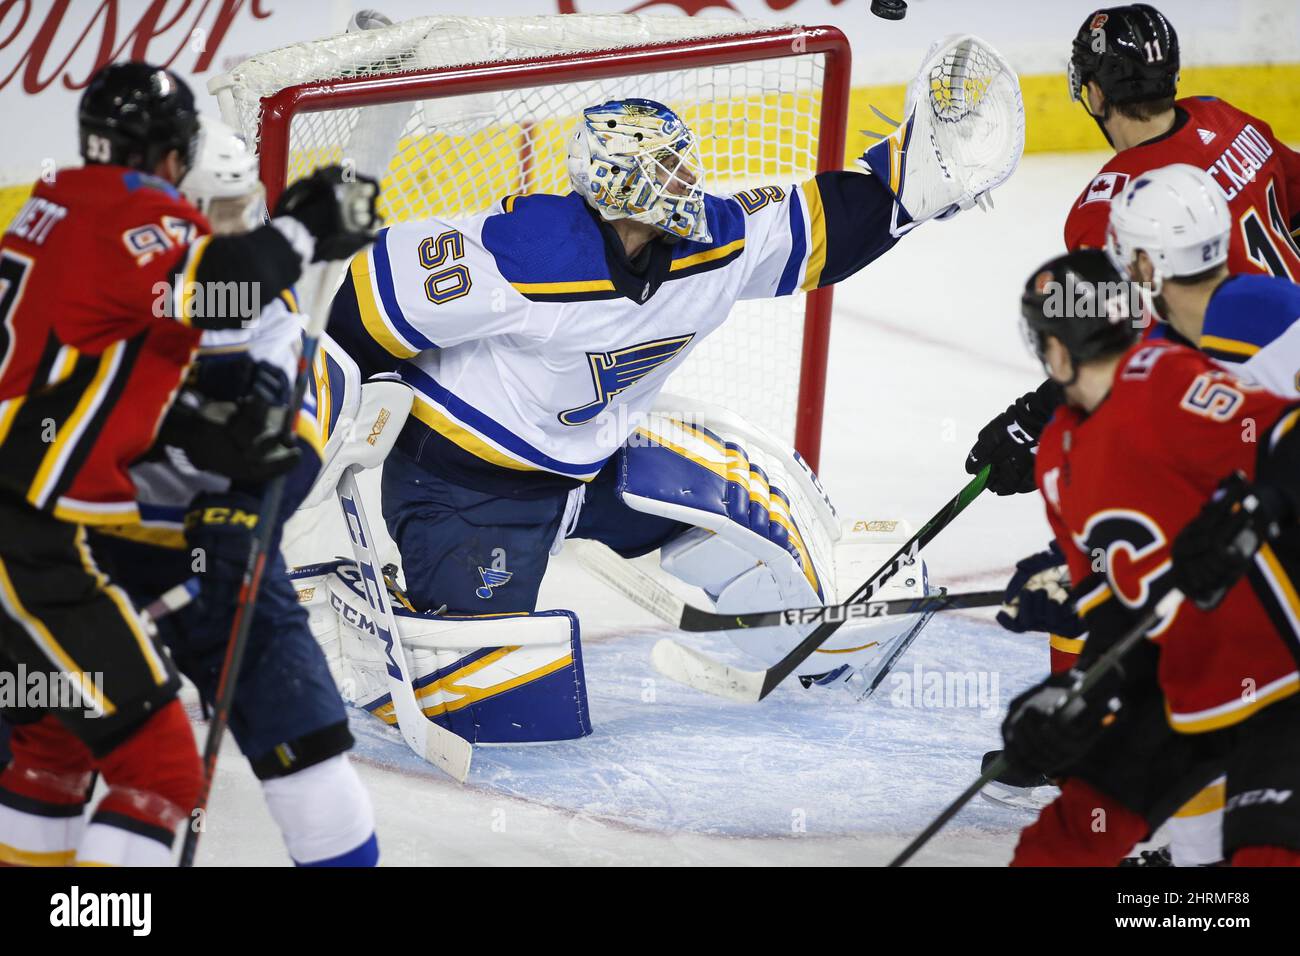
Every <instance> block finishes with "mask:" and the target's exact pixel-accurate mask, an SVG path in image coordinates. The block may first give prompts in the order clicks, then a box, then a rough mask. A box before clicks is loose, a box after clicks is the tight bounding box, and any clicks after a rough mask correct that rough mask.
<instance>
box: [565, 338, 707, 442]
mask: <svg viewBox="0 0 1300 956" xmlns="http://www.w3.org/2000/svg"><path fill="white" fill-rule="evenodd" d="M693 338H695V333H694V332H692V333H691V334H690V335H679V336H677V337H675V338H671V339H656V340H655V341H653V342H642V343H641V344H639V345H629V346H628V347H627V348H625V349H619V350H618V351H615V352H588V353H587V360H588V361H589V362H591V380H592V383H593V384H594V385H595V387H596V400H595V401H594V402H592V403H591V404H589V405H581V406H579V407H578V408H570V409H568V410H567V411H563V412H560V414H559V419H560V421H561V422H563V423H564V424H565V425H585V424H586V423H587V422H589V421H591V420H592V419H593V418H595V417H596V416H597V415H599V414H600V413H601V411H602V410H603V409H604V408H605V407H606V406H607V405H609V403H610V401H612V400H613V398H614V396H615V395H618V394H619V393H620V392H623V391H625V390H627V389H629V388H631V387H632V386H633V385H635V384H636V383H637V382H639V381H641V379H643V378H645V377H646V376H647V375H649V374H650V373H651V372H653V371H654V370H655V369H657V368H659V366H661V365H665V364H667V363H668V362H671V361H672V360H673V359H674V358H676V357H677V356H678V355H679V354H680V353H681V351H682V349H684V348H686V346H688V345H689V344H690V343H691V339H693Z"/></svg>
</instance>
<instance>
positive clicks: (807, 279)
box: [799, 179, 826, 292]
mask: <svg viewBox="0 0 1300 956" xmlns="http://www.w3.org/2000/svg"><path fill="white" fill-rule="evenodd" d="M801 188H802V189H803V195H804V204H805V205H806V206H807V207H808V239H809V242H808V266H807V268H806V269H804V277H803V283H802V284H801V285H800V286H799V288H801V289H803V291H804V292H811V291H812V290H813V289H815V288H817V286H818V285H819V284H820V283H821V280H822V269H823V268H825V266H826V214H825V212H824V211H823V209H822V193H821V190H820V189H818V188H817V180H815V179H810V180H808V181H807V182H805V183H804V184H803V186H802V187H801Z"/></svg>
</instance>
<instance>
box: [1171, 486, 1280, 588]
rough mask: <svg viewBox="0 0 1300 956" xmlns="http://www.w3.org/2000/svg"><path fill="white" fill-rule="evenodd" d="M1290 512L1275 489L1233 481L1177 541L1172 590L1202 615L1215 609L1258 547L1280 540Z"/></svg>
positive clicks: (1173, 549)
mask: <svg viewBox="0 0 1300 956" xmlns="http://www.w3.org/2000/svg"><path fill="white" fill-rule="evenodd" d="M1287 511H1288V507H1287V502H1286V498H1285V497H1284V495H1283V494H1282V493H1281V492H1280V491H1278V490H1277V489H1276V488H1273V487H1271V486H1269V485H1262V484H1261V485H1251V484H1250V483H1249V482H1247V481H1246V479H1245V476H1243V475H1242V474H1241V473H1240V472H1236V473H1234V474H1232V475H1229V476H1228V477H1227V478H1225V479H1224V480H1223V481H1222V482H1220V484H1219V488H1218V490H1217V491H1216V492H1215V493H1214V497H1213V498H1211V499H1210V500H1209V502H1207V503H1206V505H1205V506H1204V507H1203V508H1201V511H1200V514H1198V515H1197V516H1196V517H1195V518H1193V519H1192V520H1191V521H1189V522H1188V523H1187V525H1186V526H1185V527H1184V528H1183V530H1182V531H1180V532H1179V533H1178V537H1176V538H1175V539H1174V544H1173V548H1172V549H1171V554H1172V557H1173V568H1172V570H1171V573H1172V576H1173V577H1172V579H1173V582H1174V586H1175V587H1177V588H1178V589H1179V590H1180V591H1182V592H1183V594H1185V595H1187V597H1189V598H1191V599H1192V600H1193V601H1194V602H1196V606H1197V607H1199V608H1201V609H1203V610H1209V609H1210V608H1213V607H1217V606H1218V604H1219V602H1220V601H1222V600H1223V598H1224V595H1226V594H1227V593H1228V591H1229V590H1231V588H1232V586H1233V585H1234V584H1236V583H1237V581H1238V579H1240V578H1241V576H1242V575H1243V574H1245V573H1246V571H1247V570H1248V569H1249V568H1250V564H1251V561H1252V560H1254V557H1255V552H1256V551H1258V550H1259V548H1260V545H1262V544H1264V542H1265V541H1268V540H1269V539H1271V538H1275V537H1277V535H1278V534H1279V532H1280V530H1281V522H1282V521H1283V520H1285V519H1286V517H1287Z"/></svg>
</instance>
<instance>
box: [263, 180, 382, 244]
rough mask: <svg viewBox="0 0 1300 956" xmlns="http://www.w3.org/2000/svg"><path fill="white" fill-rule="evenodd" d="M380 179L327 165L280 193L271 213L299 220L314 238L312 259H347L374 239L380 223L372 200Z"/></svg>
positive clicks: (377, 194)
mask: <svg viewBox="0 0 1300 956" xmlns="http://www.w3.org/2000/svg"><path fill="white" fill-rule="evenodd" d="M378 196H379V183H378V181H377V180H375V179H373V178H372V177H370V176H362V175H357V174H351V175H347V174H345V172H344V170H343V167H341V166H326V167H325V168H323V169H318V170H316V172H314V173H312V174H311V175H310V176H308V177H307V178H306V179H300V180H298V181H297V182H296V183H294V184H293V185H292V186H290V187H289V188H288V189H286V190H285V191H284V192H283V193H282V194H281V196H280V201H279V202H277V203H276V204H275V212H274V213H273V214H272V215H273V216H289V217H290V218H292V219H296V220H298V221H299V222H300V223H302V225H303V226H304V227H306V229H307V231H308V232H309V233H311V235H312V238H313V239H315V240H316V251H315V254H314V255H313V256H312V262H325V261H330V260H335V259H350V258H351V257H352V256H353V255H354V254H355V253H357V252H358V251H360V250H361V249H363V248H365V247H366V246H367V245H368V244H369V243H371V242H373V241H374V239H375V232H376V231H377V230H378V228H379V225H380V222H381V220H380V217H379V213H378V211H377V210H376V208H375V200H376V199H377V198H378Z"/></svg>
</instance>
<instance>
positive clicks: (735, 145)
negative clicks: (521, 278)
mask: <svg viewBox="0 0 1300 956" xmlns="http://www.w3.org/2000/svg"><path fill="white" fill-rule="evenodd" d="M849 83H850V50H849V43H848V40H847V39H846V38H845V37H844V35H843V34H842V33H841V32H840V31H839V30H838V29H836V28H835V27H830V26H797V25H789V24H785V25H773V24H770V23H763V22H759V21H752V20H740V19H728V20H721V19H713V20H709V19H703V18H688V17H647V16H638V15H626V14H625V15H610V16H586V15H576V14H563V15H555V16H547V17H514V18H486V17H485V18H475V17H424V18H419V19H416V20H410V21H405V22H403V23H400V24H396V25H394V26H392V27H385V28H381V29H377V30H369V31H365V32H360V33H350V34H342V35H339V36H337V37H331V38H327V39H324V40H317V41H311V42H307V43H300V44H297V45H295V46H291V47H286V48H283V49H281V50H276V51H271V52H269V53H266V54H260V55H258V56H255V57H252V58H250V59H249V60H247V61H245V62H244V63H242V64H240V66H238V67H236V68H235V69H234V70H233V71H231V73H229V74H226V75H224V76H221V77H217V78H216V79H214V80H213V81H212V83H211V84H210V89H211V90H212V92H213V93H214V94H216V95H217V97H218V100H219V102H220V103H221V106H222V113H223V115H224V116H225V117H226V119H227V121H228V122H231V125H233V126H235V127H236V128H237V129H240V130H242V132H243V133H244V135H245V136H246V137H247V139H248V140H249V142H250V144H252V145H253V146H254V147H255V148H256V150H257V152H258V154H259V159H260V164H261V177H262V180H263V183H264V185H265V187H266V191H267V201H268V203H270V204H274V202H275V200H276V198H277V197H278V196H279V194H280V193H281V191H282V190H283V189H284V187H285V186H286V185H287V184H288V183H289V182H291V181H293V180H295V179H297V178H299V177H301V176H303V175H307V174H308V173H310V171H311V170H312V169H314V168H316V167H318V166H321V165H326V164H328V163H332V162H343V161H345V160H350V161H352V162H354V163H355V164H356V165H357V168H359V169H361V170H362V171H363V172H367V173H371V174H376V175H380V176H381V186H382V194H381V210H382V211H383V212H384V213H385V215H386V217H387V219H388V221H389V222H390V223H391V222H400V221H405V220H412V219H419V218H421V217H422V216H434V215H436V216H441V217H448V218H455V217H456V216H466V215H472V214H474V213H478V212H481V211H483V210H486V209H487V208H488V207H489V206H490V205H491V204H492V203H494V202H497V201H499V200H501V199H503V198H504V197H506V196H508V195H512V194H520V193H525V194H526V193H531V192H560V193H563V192H568V191H569V188H570V187H569V184H568V178H567V171H566V167H565V162H564V157H565V145H566V144H565V140H566V134H567V133H568V131H569V130H570V129H571V128H572V124H573V122H574V120H575V118H576V116H577V115H578V113H579V112H580V110H581V109H582V108H583V107H585V106H588V105H592V104H594V103H598V102H601V101H603V100H605V99H613V98H624V97H631V96H641V97H648V98H651V99H657V100H661V101H663V102H665V103H667V104H668V105H669V106H671V107H672V108H674V109H675V110H677V111H678V112H679V113H680V114H681V115H682V116H683V118H684V119H685V120H686V121H687V123H689V124H690V125H691V126H692V127H693V128H694V129H695V130H696V133H697V135H698V137H699V139H700V147H701V153H702V157H703V161H704V164H705V171H706V189H708V191H709V192H712V193H721V194H732V193H736V192H740V191H742V190H748V189H753V188H755V187H758V186H763V185H781V186H789V185H790V184H794V183H798V182H801V181H802V180H805V179H808V178H811V177H812V176H813V175H814V174H815V173H818V172H823V171H827V170H836V169H842V168H844V151H845V127H846V122H847V115H848V102H849ZM759 201H761V196H760V197H759ZM814 254H816V253H814ZM831 295H832V293H831V289H829V288H826V289H815V290H812V291H811V292H808V293H806V294H804V293H797V294H796V296H793V297H791V298H789V299H782V300H771V301H765V302H741V303H739V304H738V305H737V306H736V308H735V309H733V312H732V315H731V316H730V317H729V319H728V321H727V322H726V323H724V325H723V326H722V328H721V329H719V330H717V331H716V332H714V333H713V334H712V335H710V336H709V338H707V339H706V340H704V341H703V342H702V343H701V344H700V345H699V346H698V347H697V348H696V349H695V351H694V353H693V354H692V355H691V356H689V357H688V359H687V361H686V362H685V363H684V364H683V366H682V367H681V368H680V369H678V370H676V371H675V372H674V373H673V375H672V377H671V378H670V379H669V381H668V383H667V385H666V390H667V391H669V392H672V393H676V394H682V395H685V396H689V397H694V398H699V399H703V400H706V401H709V402H713V403H716V404H719V405H723V406H726V407H729V408H731V409H732V410H734V411H737V412H739V413H740V414H742V415H744V416H745V417H746V418H748V419H750V420H752V421H754V422H755V423H756V424H758V425H760V426H762V427H764V428H766V429H767V430H768V431H770V432H772V433H773V434H775V435H777V436H779V437H781V438H783V439H784V440H786V441H792V442H793V443H794V446H795V447H796V448H797V449H798V450H799V452H800V453H801V454H802V455H803V457H804V458H805V459H806V460H807V461H808V463H809V464H810V465H811V466H812V467H813V468H814V469H816V468H817V466H818V462H819V458H820V452H821V431H822V414H823V404H824V396H825V387H826V361H827V353H828V349H829V344H830V321H831ZM796 356H797V358H796Z"/></svg>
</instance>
